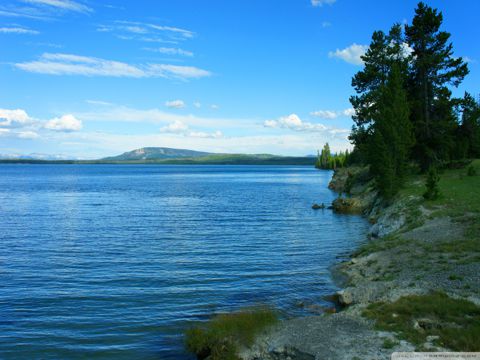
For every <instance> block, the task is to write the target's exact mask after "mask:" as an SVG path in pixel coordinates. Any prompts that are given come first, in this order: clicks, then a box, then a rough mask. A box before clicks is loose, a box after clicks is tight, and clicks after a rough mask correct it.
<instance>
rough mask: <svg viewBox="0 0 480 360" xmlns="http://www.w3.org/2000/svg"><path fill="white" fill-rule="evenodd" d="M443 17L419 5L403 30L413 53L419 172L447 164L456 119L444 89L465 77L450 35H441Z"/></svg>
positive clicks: (412, 87) (411, 79) (412, 86)
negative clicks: (436, 165)
mask: <svg viewBox="0 0 480 360" xmlns="http://www.w3.org/2000/svg"><path fill="white" fill-rule="evenodd" d="M442 22H443V15H442V13H441V12H438V10H437V9H432V8H431V7H429V6H427V5H425V4H424V3H423V2H420V3H419V4H418V6H417V8H416V10H415V17H414V19H413V22H412V25H407V26H406V27H405V34H406V40H407V43H408V44H409V46H410V47H411V48H412V49H413V53H412V57H411V61H412V64H411V66H410V74H409V95H410V105H411V110H412V112H411V119H412V123H413V124H414V128H415V137H416V146H415V149H414V154H415V157H416V159H417V160H418V161H419V162H420V165H421V167H422V169H424V170H425V169H427V168H428V167H429V166H430V165H431V164H432V163H435V162H439V161H442V160H448V156H449V154H450V153H451V148H452V145H453V135H454V130H455V126H456V123H455V122H456V118H455V115H454V113H453V105H454V104H455V101H454V99H452V98H451V91H450V90H449V88H448V85H453V86H458V85H459V84H460V83H461V82H462V80H463V78H464V77H465V76H466V75H467V74H468V67H467V64H466V63H465V62H464V61H463V59H462V58H456V57H454V56H453V45H452V44H451V43H450V42H449V39H450V34H449V33H448V32H445V31H441V30H440V27H441V25H442Z"/></svg>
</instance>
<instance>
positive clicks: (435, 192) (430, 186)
mask: <svg viewBox="0 0 480 360" xmlns="http://www.w3.org/2000/svg"><path fill="white" fill-rule="evenodd" d="M439 181H440V176H438V173H437V169H436V168H435V167H434V166H431V167H430V169H429V170H428V175H427V181H426V183H425V185H426V187H427V190H426V191H425V193H424V194H423V197H424V198H425V199H427V200H436V199H437V198H438V197H439V196H440V189H439V187H438V182H439Z"/></svg>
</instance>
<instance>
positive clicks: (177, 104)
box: [165, 100, 185, 109]
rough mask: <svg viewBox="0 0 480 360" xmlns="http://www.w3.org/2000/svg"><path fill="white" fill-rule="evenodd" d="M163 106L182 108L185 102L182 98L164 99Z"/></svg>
mask: <svg viewBox="0 0 480 360" xmlns="http://www.w3.org/2000/svg"><path fill="white" fill-rule="evenodd" d="M165 106H166V107H168V108H171V109H183V108H184V107H185V102H184V101H183V100H171V101H166V102H165Z"/></svg>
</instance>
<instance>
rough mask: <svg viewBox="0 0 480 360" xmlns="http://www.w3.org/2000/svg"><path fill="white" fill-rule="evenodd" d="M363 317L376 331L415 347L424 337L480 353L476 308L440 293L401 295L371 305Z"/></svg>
mask: <svg viewBox="0 0 480 360" xmlns="http://www.w3.org/2000/svg"><path fill="white" fill-rule="evenodd" d="M363 314H364V316H366V317H368V318H370V319H374V320H376V327H377V328H378V329H380V330H386V331H393V332H395V333H397V335H398V336H399V337H400V338H402V339H405V340H407V341H409V342H411V343H413V344H415V345H417V346H421V345H422V344H423V343H425V341H426V338H427V336H429V335H435V336H438V337H439V339H438V340H437V344H438V345H440V346H443V347H446V348H449V349H451V350H455V351H480V341H478V339H480V307H479V306H477V305H475V304H474V303H472V302H470V301H467V300H463V299H452V298H450V297H448V296H447V295H445V294H444V293H440V292H434V293H431V294H428V295H411V296H405V297H402V298H400V299H399V300H397V301H396V302H393V303H383V302H379V303H374V304H371V305H369V306H368V308H367V309H366V310H365V311H364V313H363Z"/></svg>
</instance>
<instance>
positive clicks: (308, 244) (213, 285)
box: [0, 165, 367, 359]
mask: <svg viewBox="0 0 480 360" xmlns="http://www.w3.org/2000/svg"><path fill="white" fill-rule="evenodd" d="M331 175H332V173H331V172H329V171H317V170H315V169H313V168H310V167H302V166H299V167H291V166H166V165H161V166H155V165H147V166H143V165H0V358H3V359H10V358H11V359H66V358H68V359H72V358H88V359H191V358H192V357H191V356H190V355H188V354H185V353H184V351H183V348H182V332H183V330H184V329H185V328H187V327H188V326H191V324H192V323H194V322H195V321H199V320H205V319H207V318H208V317H209V316H210V315H211V314H212V313H214V312H221V311H229V310H234V309H238V308H242V307H245V306H249V305H255V304H270V305H273V306H276V307H278V308H279V309H280V310H281V311H282V312H283V313H284V314H285V316H301V315H305V314H307V313H306V312H305V310H304V309H300V308H299V307H298V306H296V304H298V302H301V301H303V302H306V303H309V302H311V303H316V304H322V302H323V300H322V296H323V295H325V294H329V293H331V292H333V291H335V289H336V287H335V285H334V284H333V282H332V280H331V277H330V273H329V267H330V266H331V265H332V264H334V263H335V262H336V261H338V258H339V257H342V256H345V254H346V253H348V252H349V251H351V250H352V249H353V248H355V246H356V245H357V244H358V243H359V242H361V241H362V240H363V239H364V234H365V230H366V228H367V224H366V222H365V220H363V219H362V218H360V217H357V216H342V215H336V214H333V213H332V212H331V211H330V210H318V211H313V210H312V209H311V205H312V203H313V202H324V203H330V202H331V201H332V200H333V199H334V198H335V196H336V195H335V194H334V193H333V192H331V191H330V190H328V189H327V184H328V181H329V180H330V177H331Z"/></svg>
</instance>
